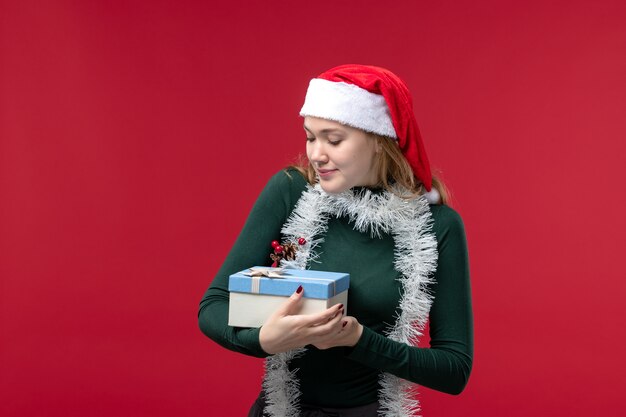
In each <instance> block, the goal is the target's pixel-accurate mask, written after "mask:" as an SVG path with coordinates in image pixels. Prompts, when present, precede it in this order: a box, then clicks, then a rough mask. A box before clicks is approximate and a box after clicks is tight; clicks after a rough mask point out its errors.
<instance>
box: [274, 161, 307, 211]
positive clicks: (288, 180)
mask: <svg viewBox="0 0 626 417" xmlns="http://www.w3.org/2000/svg"><path fill="white" fill-rule="evenodd" d="M306 186H307V182H306V180H305V178H304V177H303V176H302V174H301V173H300V172H299V171H298V170H297V169H295V168H292V167H288V168H284V169H281V170H280V171H278V172H277V173H275V174H274V175H272V177H271V178H270V179H269V181H268V182H267V184H266V185H265V190H264V194H267V195H270V196H273V197H272V198H275V199H280V200H283V201H284V202H285V204H286V205H288V206H293V205H295V203H296V202H297V201H298V199H299V198H300V196H301V195H302V192H303V191H304V190H306Z"/></svg>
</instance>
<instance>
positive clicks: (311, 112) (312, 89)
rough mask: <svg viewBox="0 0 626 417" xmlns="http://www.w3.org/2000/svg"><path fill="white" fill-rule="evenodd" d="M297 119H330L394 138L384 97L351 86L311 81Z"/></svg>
mask: <svg viewBox="0 0 626 417" xmlns="http://www.w3.org/2000/svg"><path fill="white" fill-rule="evenodd" d="M300 116H313V117H319V118H321V119H327V120H333V121H335V122H339V123H342V124H345V125H348V126H352V127H356V128H357V129H361V130H365V131H366V132H371V133H377V134H379V135H383V136H388V137H391V138H394V139H396V138H397V135H396V130H395V129H394V127H393V122H392V120H391V115H390V113H389V108H388V107H387V102H386V101H385V98H384V97H383V96H382V95H379V94H374V93H370V92H369V91H367V90H365V89H363V88H361V87H357V86H356V85H354V84H348V83H344V82H333V81H328V80H323V79H321V78H314V79H312V80H311V82H310V83H309V88H308V90H307V92H306V98H305V99H304V105H303V106H302V109H301V110H300Z"/></svg>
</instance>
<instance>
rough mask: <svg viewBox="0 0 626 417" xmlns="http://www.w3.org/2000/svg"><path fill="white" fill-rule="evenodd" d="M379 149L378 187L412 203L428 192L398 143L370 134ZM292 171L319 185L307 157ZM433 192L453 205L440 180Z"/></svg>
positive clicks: (433, 181)
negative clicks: (403, 190) (401, 191)
mask: <svg viewBox="0 0 626 417" xmlns="http://www.w3.org/2000/svg"><path fill="white" fill-rule="evenodd" d="M367 134H368V135H369V136H370V137H371V138H372V139H373V140H376V142H377V143H378V145H379V146H380V152H378V153H377V158H376V161H375V162H374V163H375V168H374V169H376V170H377V178H378V184H377V185H378V186H379V187H381V188H383V189H384V190H386V191H390V192H392V193H394V194H396V195H398V196H399V197H402V198H406V199H411V198H415V197H417V196H419V195H422V194H424V193H425V192H426V189H425V187H424V185H423V184H422V182H421V181H420V180H418V179H417V178H416V177H415V174H413V170H412V169H411V166H410V165H409V162H408V161H407V160H406V158H405V157H404V155H402V151H401V150H400V147H399V146H398V143H397V142H396V140H395V139H392V138H389V137H387V136H381V135H377V134H374V133H367ZM291 168H294V169H296V170H297V171H299V172H300V173H301V174H302V176H303V177H304V178H305V179H306V180H307V182H308V183H309V184H311V185H314V184H315V183H317V176H316V174H315V169H314V168H313V166H311V164H310V163H309V161H308V159H307V158H306V157H305V156H304V155H300V160H299V162H298V164H297V165H294V166H292V167H291ZM394 184H398V185H400V186H402V187H403V188H404V189H405V190H407V192H406V193H403V194H398V191H397V189H396V188H394V187H393V185H394ZM432 188H434V189H435V190H437V191H438V192H439V195H440V196H441V204H445V205H448V204H449V202H450V191H449V190H448V188H447V187H446V185H445V184H444V183H443V181H441V180H440V179H439V178H438V177H437V176H435V175H433V180H432Z"/></svg>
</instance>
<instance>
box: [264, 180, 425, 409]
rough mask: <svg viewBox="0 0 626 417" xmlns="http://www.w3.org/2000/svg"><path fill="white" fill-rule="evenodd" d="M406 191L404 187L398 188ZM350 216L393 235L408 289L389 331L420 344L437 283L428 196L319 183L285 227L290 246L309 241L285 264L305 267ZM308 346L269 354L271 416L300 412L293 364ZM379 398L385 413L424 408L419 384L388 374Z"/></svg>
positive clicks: (376, 233) (362, 227) (363, 228)
mask: <svg viewBox="0 0 626 417" xmlns="http://www.w3.org/2000/svg"><path fill="white" fill-rule="evenodd" d="M396 191H397V192H398V193H399V194H402V191H403V190H401V189H397V190H396ZM343 216H347V217H348V219H349V221H350V222H351V224H353V227H354V229H355V230H357V231H359V232H368V231H369V232H370V234H371V236H372V237H373V238H374V237H381V235H382V234H391V235H392V236H393V238H394V244H395V256H394V259H395V260H394V267H395V269H396V270H397V271H398V272H399V273H400V277H399V278H398V280H399V281H400V283H401V285H402V288H403V291H402V296H401V298H400V302H399V307H400V310H401V313H400V315H399V316H398V318H397V320H396V322H395V323H394V324H393V325H390V326H389V327H388V328H387V329H386V331H385V335H386V336H387V337H388V338H390V339H392V340H395V341H398V342H401V343H406V344H408V345H416V344H417V341H418V338H419V336H421V335H422V330H423V329H424V326H425V324H426V321H427V320H428V313H429V311H430V306H431V304H432V296H431V295H430V294H429V292H428V288H427V287H428V286H429V285H430V284H432V283H433V278H432V277H433V274H434V272H435V269H436V267H437V241H436V239H435V236H434V233H433V231H432V217H431V213H430V209H429V207H428V202H427V201H426V198H424V197H420V198H415V199H403V198H401V197H398V196H397V195H396V194H394V193H392V192H389V191H383V192H381V193H373V192H371V191H370V190H367V189H363V190H358V191H354V190H348V191H345V192H343V193H340V194H328V193H326V192H324V191H323V190H322V189H321V187H320V186H319V184H318V185H315V186H308V187H307V189H306V190H305V191H304V192H303V193H302V196H301V197H300V199H299V200H298V202H297V204H296V206H295V207H294V210H293V212H292V213H291V215H290V216H289V218H288V219H287V222H286V223H285V224H284V226H283V228H282V233H283V236H284V237H285V240H286V242H285V243H286V244H295V243H297V242H298V241H299V240H300V242H302V241H303V240H302V239H304V242H305V244H303V245H300V247H299V248H298V251H297V252H296V254H295V259H293V260H285V259H283V260H282V261H281V266H283V267H286V268H292V269H306V268H307V266H308V265H309V264H310V262H312V261H314V260H315V259H316V258H317V257H318V254H317V253H316V252H315V249H316V248H317V247H318V246H319V244H320V243H321V242H322V241H323V239H324V235H325V234H326V230H327V227H328V220H329V219H330V218H331V217H343ZM304 351H305V349H304V348H301V349H296V350H292V351H289V352H285V353H279V354H276V355H273V356H270V357H268V358H267V359H266V361H265V377H264V380H263V390H264V391H265V395H266V403H267V405H266V407H265V413H266V414H267V415H269V416H270V417H297V416H298V415H299V396H300V390H299V382H298V378H297V376H296V373H295V371H292V370H290V369H289V362H290V361H291V360H292V359H293V358H295V357H296V356H297V355H300V354H302V353H303V352H304ZM380 384H381V389H380V390H379V402H380V408H381V410H380V412H381V416H385V417H391V416H393V417H410V416H415V415H417V413H418V412H419V410H420V408H419V402H418V400H417V399H416V398H415V387H416V386H415V384H413V383H411V382H409V381H406V380H403V379H401V378H398V377H396V376H394V375H391V374H388V373H385V374H383V375H382V376H381V381H380Z"/></svg>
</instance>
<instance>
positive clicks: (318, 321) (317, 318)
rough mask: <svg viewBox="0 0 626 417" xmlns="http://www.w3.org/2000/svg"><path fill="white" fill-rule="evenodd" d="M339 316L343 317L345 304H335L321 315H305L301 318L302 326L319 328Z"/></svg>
mask: <svg viewBox="0 0 626 417" xmlns="http://www.w3.org/2000/svg"><path fill="white" fill-rule="evenodd" d="M337 315H339V316H342V315H343V304H335V305H334V306H332V307H329V308H327V309H326V310H324V311H322V312H320V313H314V314H304V315H302V316H300V319H301V323H300V324H301V325H302V326H308V327H313V326H319V325H323V324H325V323H328V321H329V320H331V319H332V318H333V317H335V316H337Z"/></svg>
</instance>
